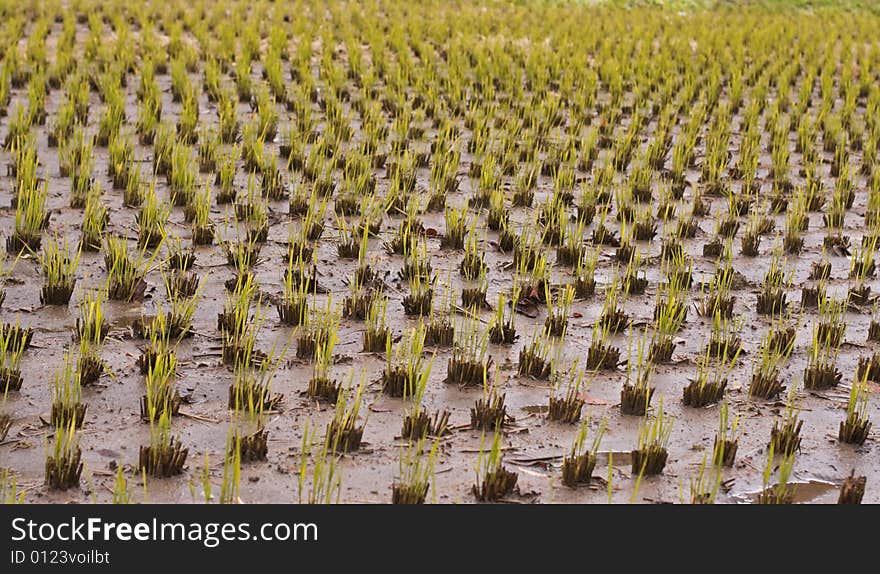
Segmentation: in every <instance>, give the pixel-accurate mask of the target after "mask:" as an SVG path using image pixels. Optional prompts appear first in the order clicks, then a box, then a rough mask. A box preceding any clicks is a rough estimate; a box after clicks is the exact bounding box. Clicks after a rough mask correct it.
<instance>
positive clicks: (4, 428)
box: [0, 392, 12, 504]
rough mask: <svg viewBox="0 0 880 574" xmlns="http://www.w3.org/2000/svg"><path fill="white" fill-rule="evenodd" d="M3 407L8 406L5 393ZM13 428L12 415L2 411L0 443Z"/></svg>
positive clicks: (0, 413) (0, 412) (0, 415)
mask: <svg viewBox="0 0 880 574" xmlns="http://www.w3.org/2000/svg"><path fill="white" fill-rule="evenodd" d="M3 405H4V406H5V405H6V392H4V393H3ZM11 428H12V415H10V414H9V413H7V412H3V411H0V442H3V441H4V440H6V435H8V434H9V429H11ZM0 504H2V503H0Z"/></svg>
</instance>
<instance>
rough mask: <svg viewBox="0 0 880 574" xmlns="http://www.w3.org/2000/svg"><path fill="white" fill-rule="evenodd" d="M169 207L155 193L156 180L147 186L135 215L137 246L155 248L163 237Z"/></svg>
mask: <svg viewBox="0 0 880 574" xmlns="http://www.w3.org/2000/svg"><path fill="white" fill-rule="evenodd" d="M170 215H171V209H170V207H169V206H168V204H167V203H165V202H163V201H160V200H159V197H158V196H157V195H156V182H155V181H154V182H153V183H152V184H150V186H149V187H148V188H147V192H146V194H145V195H144V200H143V202H142V203H141V209H140V211H138V214H137V216H136V217H135V224H136V225H137V230H138V247H140V248H141V249H144V248H150V249H152V248H155V247H156V246H157V245H159V243H161V242H162V239H163V238H164V237H165V234H166V231H165V226H166V225H167V223H168V217H169V216H170Z"/></svg>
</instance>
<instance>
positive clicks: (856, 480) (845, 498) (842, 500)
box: [837, 470, 868, 504]
mask: <svg viewBox="0 0 880 574" xmlns="http://www.w3.org/2000/svg"><path fill="white" fill-rule="evenodd" d="M867 482H868V477H866V476H856V473H855V470H853V471H852V472H850V474H849V476H848V477H846V478H845V479H844V480H843V484H842V485H840V495H839V496H838V497H837V504H861V503H862V498H863V497H864V496H865V485H866V484H867Z"/></svg>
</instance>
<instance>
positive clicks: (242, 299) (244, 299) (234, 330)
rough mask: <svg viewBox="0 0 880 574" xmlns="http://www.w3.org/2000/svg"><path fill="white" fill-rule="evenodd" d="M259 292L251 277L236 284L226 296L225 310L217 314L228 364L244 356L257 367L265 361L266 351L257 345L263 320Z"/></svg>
mask: <svg viewBox="0 0 880 574" xmlns="http://www.w3.org/2000/svg"><path fill="white" fill-rule="evenodd" d="M257 295H258V289H257V286H256V284H255V283H254V282H253V279H252V277H251V276H248V277H247V278H246V279H244V280H243V281H241V282H240V283H239V284H237V285H236V286H235V289H234V290H233V292H232V294H231V295H227V299H226V306H225V308H224V312H223V313H222V314H220V315H219V316H218V317H217V326H218V329H219V330H220V334H221V339H222V360H223V364H225V365H235V364H236V363H239V362H240V361H242V360H244V359H246V360H247V361H248V364H252V365H254V366H259V365H261V364H263V363H264V362H265V359H266V354H265V353H263V352H262V351H259V350H257V349H256V348H255V345H256V340H257V334H258V332H259V330H260V328H261V327H262V324H263V320H264V317H263V310H262V305H261V300H260V299H259V298H258V297H257ZM254 301H256V310H255V312H254V315H253V316H251V314H250V306H251V303H252V302H254Z"/></svg>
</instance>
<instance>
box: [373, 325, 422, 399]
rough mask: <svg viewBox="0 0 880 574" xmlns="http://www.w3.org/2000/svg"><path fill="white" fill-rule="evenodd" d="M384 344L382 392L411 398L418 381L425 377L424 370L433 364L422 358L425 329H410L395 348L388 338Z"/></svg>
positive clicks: (419, 327) (420, 327)
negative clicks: (384, 358) (384, 361)
mask: <svg viewBox="0 0 880 574" xmlns="http://www.w3.org/2000/svg"><path fill="white" fill-rule="evenodd" d="M386 343H387V344H386V349H385V354H386V364H385V370H384V371H383V373H382V376H381V382H382V390H383V391H385V393H387V394H388V395H390V396H392V397H403V396H412V395H413V394H414V393H415V386H416V385H417V384H418V381H419V380H421V379H422V378H423V377H425V376H426V375H425V374H424V373H423V371H424V369H426V368H429V367H430V365H431V364H432V363H433V361H429V362H427V363H426V362H425V359H424V357H423V356H422V353H423V351H424V347H425V328H424V326H423V325H419V326H418V327H415V328H413V329H410V330H409V331H407V333H406V335H404V337H403V340H402V341H401V342H400V343H399V344H398V345H396V346H392V344H391V339H390V337H389V338H387V339H386Z"/></svg>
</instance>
